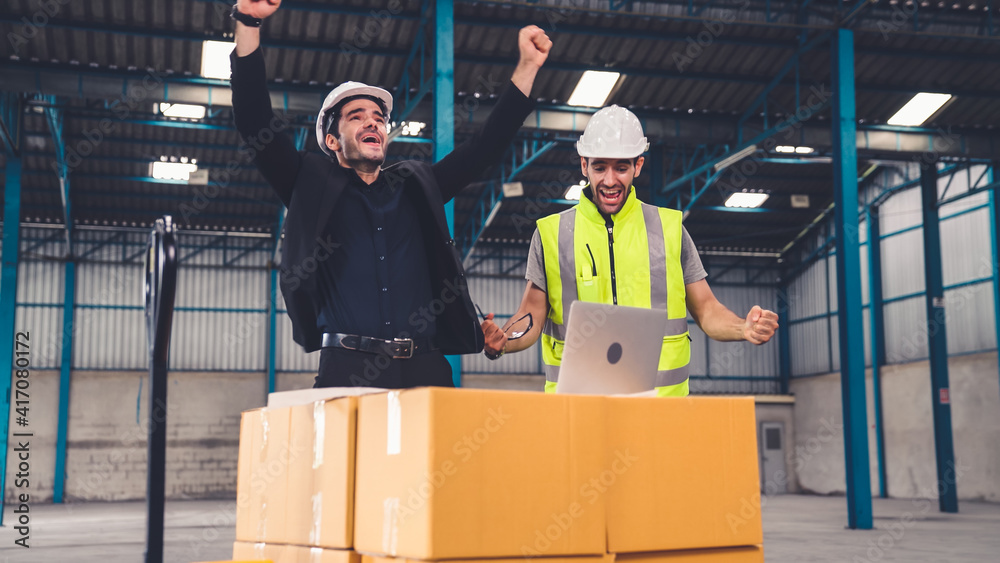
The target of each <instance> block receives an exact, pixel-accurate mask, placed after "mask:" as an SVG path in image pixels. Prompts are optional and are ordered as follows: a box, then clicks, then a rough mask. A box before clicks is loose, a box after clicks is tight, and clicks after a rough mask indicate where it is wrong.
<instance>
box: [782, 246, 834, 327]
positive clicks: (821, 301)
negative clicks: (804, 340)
mask: <svg viewBox="0 0 1000 563" xmlns="http://www.w3.org/2000/svg"><path fill="white" fill-rule="evenodd" d="M827 282H828V278H827V273H826V261H825V259H823V258H821V259H820V260H818V261H816V262H815V263H813V264H812V265H811V266H809V267H808V268H806V270H805V271H804V272H802V274H801V275H800V276H799V277H797V278H795V279H794V280H793V281H792V283H791V284H789V288H788V299H789V301H790V309H789V315H788V316H789V320H791V321H795V320H798V319H804V318H808V317H815V316H816V315H825V314H826V313H827V312H828V310H827V301H826V296H827Z"/></svg>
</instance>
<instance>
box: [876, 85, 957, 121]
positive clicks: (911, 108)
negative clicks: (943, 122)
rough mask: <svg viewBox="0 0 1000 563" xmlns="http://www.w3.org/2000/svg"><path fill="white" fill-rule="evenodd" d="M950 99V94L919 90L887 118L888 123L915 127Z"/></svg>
mask: <svg viewBox="0 0 1000 563" xmlns="http://www.w3.org/2000/svg"><path fill="white" fill-rule="evenodd" d="M950 99H951V94H932V93H930V92H920V93H919V94H917V95H916V96H913V98H911V99H910V101H908V102H906V105H904V106H903V107H902V108H900V109H899V111H897V112H896V114H895V115H893V116H892V117H890V118H889V121H888V123H889V125H904V126H907V127H917V126H919V125H923V124H924V122H925V121H927V120H928V119H930V117H931V116H932V115H934V113H935V112H937V110H939V109H941V106H943V105H944V104H945V102H947V101H948V100H950Z"/></svg>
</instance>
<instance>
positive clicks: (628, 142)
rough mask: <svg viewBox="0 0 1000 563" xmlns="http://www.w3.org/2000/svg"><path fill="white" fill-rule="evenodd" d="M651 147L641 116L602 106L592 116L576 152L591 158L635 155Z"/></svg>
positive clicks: (630, 156) (614, 107)
mask: <svg viewBox="0 0 1000 563" xmlns="http://www.w3.org/2000/svg"><path fill="white" fill-rule="evenodd" d="M647 149H649V143H648V142H647V141H646V137H645V136H643V134H642V124H641V123H639V118H638V117H636V116H635V114H634V113H632V112H630V111H629V110H627V109H625V108H623V107H619V106H608V107H606V108H602V109H601V110H600V111H598V112H597V113H595V114H594V115H593V116H591V118H590V122H589V123H587V128H586V129H584V130H583V135H580V140H579V141H577V142H576V152H577V153H579V154H580V156H583V157H590V158H635V157H637V156H639V155H641V154H642V153H644V152H646V150H647Z"/></svg>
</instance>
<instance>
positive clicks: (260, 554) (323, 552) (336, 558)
mask: <svg viewBox="0 0 1000 563" xmlns="http://www.w3.org/2000/svg"><path fill="white" fill-rule="evenodd" d="M233 559H234V560H236V561H240V560H245V561H271V562H272V563H361V556H360V555H358V553H356V552H354V551H351V550H349V549H323V548H319V547H308V546H300V545H281V544H273V543H250V542H240V541H237V542H235V543H234V544H233Z"/></svg>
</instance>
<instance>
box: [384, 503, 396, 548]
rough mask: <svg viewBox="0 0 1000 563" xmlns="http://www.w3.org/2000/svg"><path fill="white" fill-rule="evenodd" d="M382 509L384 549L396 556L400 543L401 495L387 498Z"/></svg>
mask: <svg viewBox="0 0 1000 563" xmlns="http://www.w3.org/2000/svg"><path fill="white" fill-rule="evenodd" d="M382 509H383V518H382V551H383V552H384V553H386V554H388V555H391V556H393V557H395V556H396V546H397V544H398V543H399V497H389V498H387V499H385V500H384V501H383V502H382Z"/></svg>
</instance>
